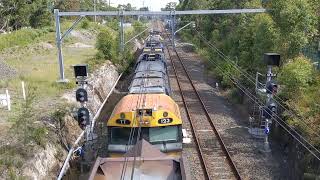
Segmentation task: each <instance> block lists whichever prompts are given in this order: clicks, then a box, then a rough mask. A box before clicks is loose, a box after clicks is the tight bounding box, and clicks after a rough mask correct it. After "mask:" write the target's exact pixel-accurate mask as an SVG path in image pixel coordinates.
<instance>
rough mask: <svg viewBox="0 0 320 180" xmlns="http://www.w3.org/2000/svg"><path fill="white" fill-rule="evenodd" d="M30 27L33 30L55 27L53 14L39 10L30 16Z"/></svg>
mask: <svg viewBox="0 0 320 180" xmlns="http://www.w3.org/2000/svg"><path fill="white" fill-rule="evenodd" d="M29 21H30V25H31V27H33V28H43V27H46V26H50V25H53V23H52V22H53V19H52V13H51V12H49V11H48V10H46V9H37V10H36V11H35V12H34V13H33V14H32V15H31V16H30V20H29Z"/></svg>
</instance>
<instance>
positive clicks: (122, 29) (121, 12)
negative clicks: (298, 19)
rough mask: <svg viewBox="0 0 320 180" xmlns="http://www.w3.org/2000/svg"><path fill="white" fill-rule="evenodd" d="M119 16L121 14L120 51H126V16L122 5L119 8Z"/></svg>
mask: <svg viewBox="0 0 320 180" xmlns="http://www.w3.org/2000/svg"><path fill="white" fill-rule="evenodd" d="M119 16H120V53H123V52H124V28H123V23H124V16H123V7H122V6H121V7H120V9H119Z"/></svg>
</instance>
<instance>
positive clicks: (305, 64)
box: [278, 57, 315, 99]
mask: <svg viewBox="0 0 320 180" xmlns="http://www.w3.org/2000/svg"><path fill="white" fill-rule="evenodd" d="M314 75H315V72H314V67H313V65H312V63H311V62H310V60H309V59H306V58H304V57H297V58H294V59H292V60H289V62H288V63H286V64H285V65H284V66H283V69H282V70H281V72H280V74H279V78H278V80H279V81H280V84H281V85H284V87H285V88H284V89H283V90H282V92H283V93H284V95H285V97H286V98H287V99H291V98H295V97H299V95H300V93H301V91H302V90H304V89H306V88H308V87H309V85H310V84H311V83H312V82H313V81H314Z"/></svg>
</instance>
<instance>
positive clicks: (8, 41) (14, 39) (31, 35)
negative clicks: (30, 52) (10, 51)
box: [0, 28, 47, 51]
mask: <svg viewBox="0 0 320 180" xmlns="http://www.w3.org/2000/svg"><path fill="white" fill-rule="evenodd" d="M46 33H47V32H46V31H43V30H38V29H30V28H26V29H21V30H18V31H14V32H12V33H11V34H4V35H1V36H0V51H2V50H3V49H5V48H11V47H14V46H26V45H28V44H30V43H34V42H37V40H38V38H40V37H41V36H43V35H44V34H46Z"/></svg>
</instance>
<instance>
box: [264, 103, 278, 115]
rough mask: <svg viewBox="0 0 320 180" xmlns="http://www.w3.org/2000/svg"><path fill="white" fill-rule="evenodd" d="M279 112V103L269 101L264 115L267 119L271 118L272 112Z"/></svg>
mask: <svg viewBox="0 0 320 180" xmlns="http://www.w3.org/2000/svg"><path fill="white" fill-rule="evenodd" d="M276 113H277V104H276V103H275V102H273V101H270V102H268V103H267V107H266V108H265V109H264V110H263V116H264V117H265V118H266V119H271V118H272V114H276Z"/></svg>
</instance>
